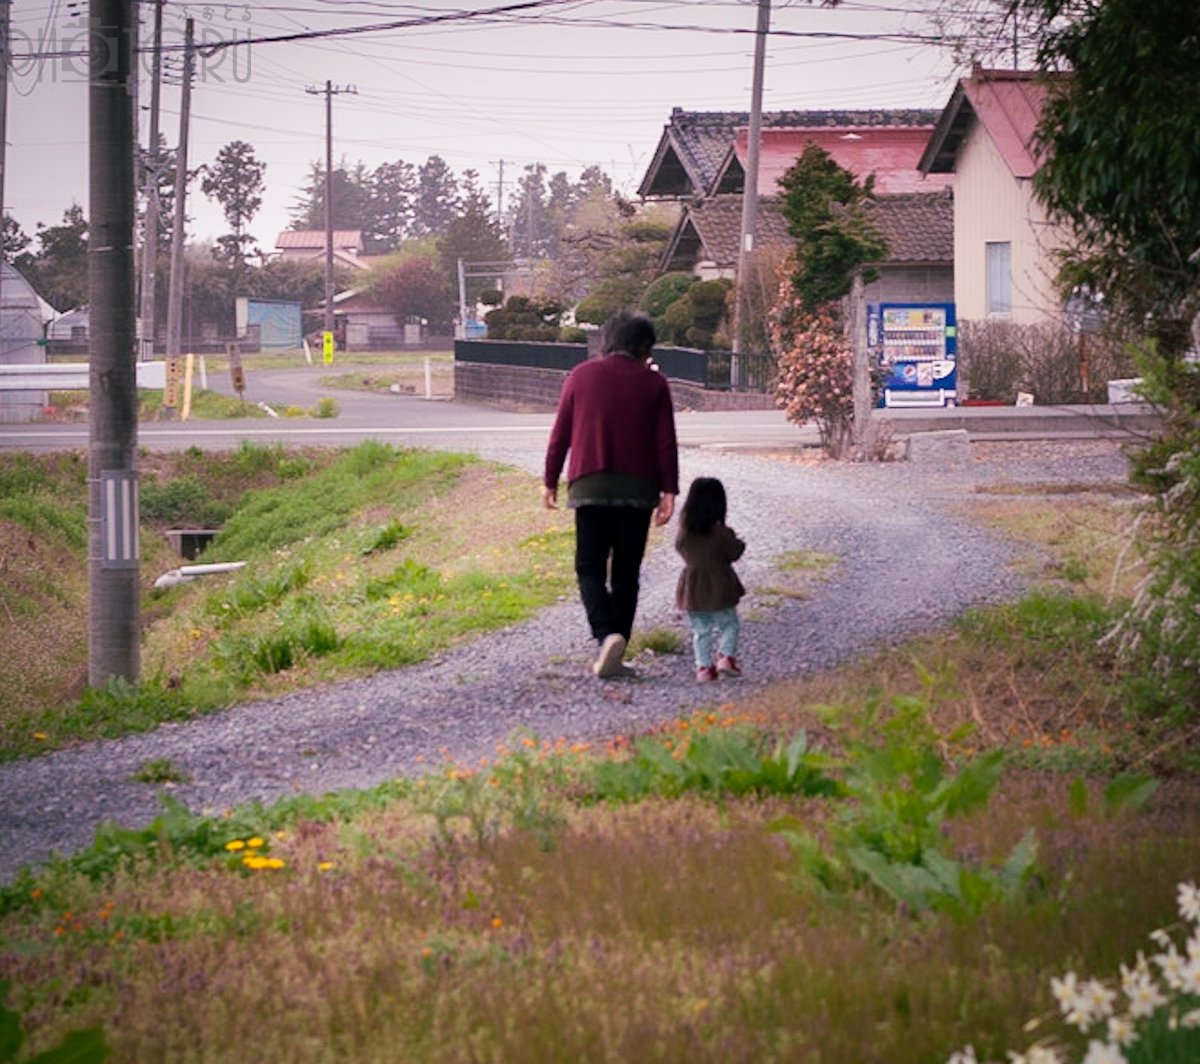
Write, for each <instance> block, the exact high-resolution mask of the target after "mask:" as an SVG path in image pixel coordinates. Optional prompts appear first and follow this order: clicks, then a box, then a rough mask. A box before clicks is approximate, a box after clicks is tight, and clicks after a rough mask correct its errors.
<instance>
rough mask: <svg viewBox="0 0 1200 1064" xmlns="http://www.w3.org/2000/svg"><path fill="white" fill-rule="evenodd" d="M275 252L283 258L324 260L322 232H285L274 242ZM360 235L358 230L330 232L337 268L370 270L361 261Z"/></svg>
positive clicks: (364, 262)
mask: <svg viewBox="0 0 1200 1064" xmlns="http://www.w3.org/2000/svg"><path fill="white" fill-rule="evenodd" d="M275 251H276V253H277V254H278V255H279V257H280V258H282V259H301V260H304V261H311V260H313V259H320V260H321V261H322V262H323V261H324V260H325V230H324V229H285V230H284V231H283V232H282V233H280V234H279V236H278V237H276V239H275ZM362 252H363V235H362V231H361V230H360V229H335V230H334V231H333V261H334V265H336V266H349V267H350V268H351V269H355V270H366V269H370V265H371V264H370V262H368V261H367V260H366V259H364V258H363V253H362Z"/></svg>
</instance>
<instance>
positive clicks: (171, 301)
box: [163, 18, 196, 416]
mask: <svg viewBox="0 0 1200 1064" xmlns="http://www.w3.org/2000/svg"><path fill="white" fill-rule="evenodd" d="M194 34H195V23H194V22H193V20H192V19H190V18H189V19H188V20H187V22H185V23H184V30H183V83H182V84H181V85H180V90H179V91H180V95H179V146H178V147H177V148H176V149H175V220H174V224H173V228H172V230H171V279H170V283H169V286H168V288H167V374H168V377H169V376H170V375H171V374H172V373H173V372H176V373H177V372H178V365H179V361H178V360H179V357H180V355H182V354H183V280H184V278H183V248H184V244H185V242H186V240H187V233H186V232H185V231H184V230H185V229H186V227H187V186H188V125H189V123H190V121H191V115H192V70H193V65H194V63H195V60H196V55H195V48H194V47H193V40H194ZM172 360H174V361H172ZM174 391H175V389H174V388H171V387H169V386H168V388H167V402H166V403H165V404H164V406H163V409H164V411H165V412H166V413H167V415H168V416H171V415H173V414H174V412H175V404H174V399H175V396H174Z"/></svg>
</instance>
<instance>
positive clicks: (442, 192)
mask: <svg viewBox="0 0 1200 1064" xmlns="http://www.w3.org/2000/svg"><path fill="white" fill-rule="evenodd" d="M458 208H459V193H458V180H457V178H455V176H454V171H453V170H451V169H450V167H449V166H448V165H447V164H446V161H445V160H444V159H443V158H442V157H441V156H440V155H431V156H430V157H429V158H428V159H426V160H425V162H424V163H423V164H422V166H421V168H420V170H419V171H418V173H417V202H416V208H415V210H414V212H413V225H412V234H413V235H415V236H440V235H441V234H442V233H444V232H445V231H446V228H447V226H449V224H450V222H451V221H452V220H453V219H454V216H455V215H456V214H457V213H458Z"/></svg>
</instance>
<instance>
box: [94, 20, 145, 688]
mask: <svg viewBox="0 0 1200 1064" xmlns="http://www.w3.org/2000/svg"><path fill="white" fill-rule="evenodd" d="M88 13H89V19H90V26H91V32H90V34H89V40H90V42H91V43H90V54H89V60H88V66H89V70H88V160H89V172H88V196H89V205H88V222H89V231H90V235H89V239H88V305H89V306H90V307H91V322H90V330H89V333H90V343H89V351H88V355H89V358H88V362H89V368H88V387H89V399H88V407H89V418H88V436H89V442H88V683H89V684H90V685H91V686H92V687H105V686H107V684H108V683H109V682H110V681H112V680H115V679H121V680H126V681H129V682H131V683H132V682H136V680H137V679H138V672H139V636H140V632H139V618H138V493H137V373H136V364H135V344H136V329H135V322H134V312H133V308H134V251H133V230H134V217H135V213H136V212H135V204H134V168H133V144H134V140H135V139H136V138H135V136H134V122H133V93H132V84H131V81H132V79H133V78H135V77H136V71H135V70H134V48H133V43H132V42H133V40H134V37H135V34H136V27H137V19H136V14H135V0H91V2H90V5H89V12H88Z"/></svg>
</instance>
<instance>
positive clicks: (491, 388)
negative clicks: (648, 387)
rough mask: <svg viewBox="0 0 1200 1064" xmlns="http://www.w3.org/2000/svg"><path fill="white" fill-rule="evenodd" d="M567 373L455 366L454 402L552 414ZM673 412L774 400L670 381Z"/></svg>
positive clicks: (748, 406) (757, 406)
mask: <svg viewBox="0 0 1200 1064" xmlns="http://www.w3.org/2000/svg"><path fill="white" fill-rule="evenodd" d="M566 376H567V374H566V371H565V370H558V369H535V368H533V367H530V366H496V365H484V364H482V363H478V362H460V361H457V360H456V361H455V363H454V398H455V399H457V400H459V401H461V402H467V403H486V404H489V405H494V406H503V407H506V408H509V409H516V410H529V411H552V410H554V408H555V407H556V406H557V405H558V397H559V393H560V392H561V391H562V385H563V381H564V380H565V379H566ZM671 397H672V399H673V400H674V402H675V409H676V410H773V409H774V408H775V400H774V397H773V396H770V395H763V394H760V393H752V392H714V391H705V390H704V389H703V388H699V387H697V386H696V385H693V384H685V383H683V382H681V381H671Z"/></svg>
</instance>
